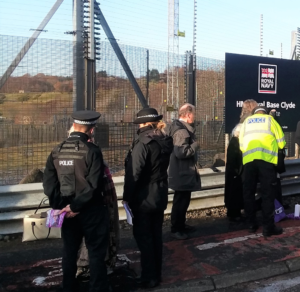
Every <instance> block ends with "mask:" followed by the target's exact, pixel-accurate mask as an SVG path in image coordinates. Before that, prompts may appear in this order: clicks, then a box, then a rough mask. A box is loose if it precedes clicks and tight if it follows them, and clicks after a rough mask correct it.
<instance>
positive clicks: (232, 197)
mask: <svg viewBox="0 0 300 292" xmlns="http://www.w3.org/2000/svg"><path fill="white" fill-rule="evenodd" d="M255 107H257V102H256V101H255V100H253V99H247V100H245V101H244V102H243V106H242V111H241V115H240V122H239V124H237V125H236V127H235V128H234V129H233V131H232V138H231V139H230V142H229V145H228V148H227V156H226V167H225V195H224V202H225V207H226V208H227V217H228V219H229V220H230V221H233V222H239V221H241V219H242V215H241V210H242V209H244V199H243V182H242V172H243V156H242V152H241V150H240V143H239V134H240V128H241V125H242V124H243V122H244V120H245V119H246V118H247V117H249V116H250V115H251V114H252V110H253V109H254V108H255Z"/></svg>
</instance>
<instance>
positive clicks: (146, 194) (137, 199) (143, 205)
mask: <svg viewBox="0 0 300 292" xmlns="http://www.w3.org/2000/svg"><path fill="white" fill-rule="evenodd" d="M161 119H162V115H159V114H158V113H157V111H156V109H154V108H145V109H142V110H141V111H139V112H138V114H137V118H136V120H135V121H134V123H135V124H139V130H138V132H137V134H138V138H137V139H135V140H134V142H133V144H132V147H131V149H130V151H129V153H128V155H127V158H126V161H125V178H124V179H125V181H124V193H123V204H128V205H129V207H130V209H131V210H132V213H133V236H134V238H135V240H136V242H137V245H138V248H139V250H140V252H141V267H142V272H141V277H140V278H138V279H137V280H136V281H137V282H138V283H139V284H140V285H141V286H143V287H144V288H153V287H155V286H157V285H159V283H160V281H161V269H162V224H163V219H164V210H165V209H166V207H167V204H168V174H167V169H168V166H169V160H170V155H171V153H172V150H173V142H172V138H171V137H168V136H166V135H165V133H164V130H163V129H164V128H165V126H166V125H165V123H163V122H162V121H161Z"/></svg>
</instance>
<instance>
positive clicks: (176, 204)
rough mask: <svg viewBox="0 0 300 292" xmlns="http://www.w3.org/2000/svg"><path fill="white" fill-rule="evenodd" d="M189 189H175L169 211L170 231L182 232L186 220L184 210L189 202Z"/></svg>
mask: <svg viewBox="0 0 300 292" xmlns="http://www.w3.org/2000/svg"><path fill="white" fill-rule="evenodd" d="M191 194H192V192H190V191H175V194H174V198H173V206H172V212H171V224H172V226H171V232H178V231H179V232H183V231H184V227H185V221H186V211H187V209H188V207H189V205H190V202H191Z"/></svg>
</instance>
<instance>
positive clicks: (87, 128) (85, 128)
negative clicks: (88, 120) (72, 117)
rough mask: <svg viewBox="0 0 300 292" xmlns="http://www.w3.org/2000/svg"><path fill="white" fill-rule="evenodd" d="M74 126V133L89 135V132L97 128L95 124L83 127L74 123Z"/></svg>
mask: <svg viewBox="0 0 300 292" xmlns="http://www.w3.org/2000/svg"><path fill="white" fill-rule="evenodd" d="M73 126H74V128H73V130H74V131H80V132H82V133H87V132H88V131H89V130H91V129H92V128H95V127H96V125H95V124H93V125H81V124H76V123H74V124H73Z"/></svg>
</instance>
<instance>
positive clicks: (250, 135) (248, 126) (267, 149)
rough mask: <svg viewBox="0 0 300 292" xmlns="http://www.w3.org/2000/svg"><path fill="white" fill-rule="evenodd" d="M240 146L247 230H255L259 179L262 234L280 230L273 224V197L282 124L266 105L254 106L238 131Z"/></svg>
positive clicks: (281, 137) (282, 135) (282, 144)
mask: <svg viewBox="0 0 300 292" xmlns="http://www.w3.org/2000/svg"><path fill="white" fill-rule="evenodd" d="M239 139H240V149H241V151H242V153H243V165H244V172H243V195H244V206H245V207H244V208H245V213H246V216H247V219H248V223H249V232H255V231H256V230H257V229H258V225H257V221H256V214H255V213H256V212H255V192H256V185H257V183H258V182H260V185H261V193H262V213H263V235H264V236H265V237H266V236H272V235H278V234H281V233H282V231H283V230H282V228H281V227H276V226H275V224H274V211H275V208H274V199H275V193H276V185H277V182H276V169H275V166H276V165H277V162H278V149H282V148H283V147H284V146H285V144H286V142H285V139H284V134H283V132H282V129H281V127H280V126H279V124H278V123H277V122H276V121H275V119H274V118H273V117H272V116H270V115H267V109H266V108H265V107H260V106H258V107H256V108H255V109H254V110H253V115H252V116H250V117H248V118H247V119H246V120H245V121H244V123H243V125H242V127H241V131H240V137H239Z"/></svg>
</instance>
